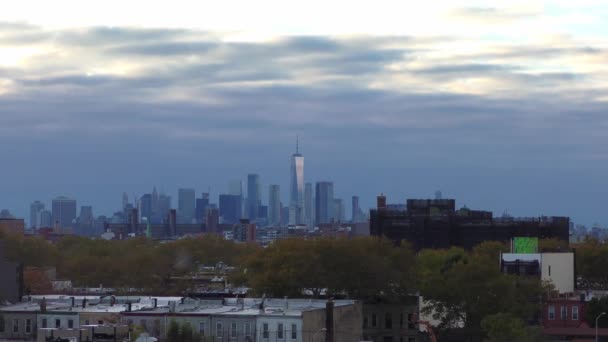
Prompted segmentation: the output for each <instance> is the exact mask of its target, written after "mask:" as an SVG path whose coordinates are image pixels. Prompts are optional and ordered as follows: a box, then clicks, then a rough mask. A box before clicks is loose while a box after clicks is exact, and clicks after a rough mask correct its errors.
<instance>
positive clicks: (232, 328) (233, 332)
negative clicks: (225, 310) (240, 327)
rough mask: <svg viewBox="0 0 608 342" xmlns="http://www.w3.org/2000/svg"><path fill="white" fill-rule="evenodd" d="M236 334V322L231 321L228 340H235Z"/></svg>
mask: <svg viewBox="0 0 608 342" xmlns="http://www.w3.org/2000/svg"><path fill="white" fill-rule="evenodd" d="M236 334H237V331H236V322H235V321H232V322H231V323H230V338H233V339H234V338H236Z"/></svg>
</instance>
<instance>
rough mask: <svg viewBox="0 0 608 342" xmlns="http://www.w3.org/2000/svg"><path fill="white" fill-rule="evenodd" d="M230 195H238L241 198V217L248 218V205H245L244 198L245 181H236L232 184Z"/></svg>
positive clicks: (229, 190) (229, 189)
mask: <svg viewBox="0 0 608 342" xmlns="http://www.w3.org/2000/svg"><path fill="white" fill-rule="evenodd" d="M228 194H230V195H238V196H241V210H242V212H241V216H240V217H246V216H247V203H245V198H244V196H243V181H242V180H234V181H232V182H230V185H229V187H228Z"/></svg>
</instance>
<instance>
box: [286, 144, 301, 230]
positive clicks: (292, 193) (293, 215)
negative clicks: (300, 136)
mask: <svg viewBox="0 0 608 342" xmlns="http://www.w3.org/2000/svg"><path fill="white" fill-rule="evenodd" d="M304 223H305V222H304V156H302V155H301V154H300V144H299V141H298V140H297V139H296V153H295V154H294V155H292V156H291V182H290V186H289V224H304Z"/></svg>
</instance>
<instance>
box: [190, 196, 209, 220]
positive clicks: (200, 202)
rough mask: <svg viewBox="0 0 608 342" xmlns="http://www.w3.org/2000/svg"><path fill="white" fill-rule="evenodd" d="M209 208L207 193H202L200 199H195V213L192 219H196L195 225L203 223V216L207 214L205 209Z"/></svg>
mask: <svg viewBox="0 0 608 342" xmlns="http://www.w3.org/2000/svg"><path fill="white" fill-rule="evenodd" d="M208 207H209V193H208V192H203V194H202V197H201V198H197V199H196V206H195V210H196V213H195V215H194V217H195V218H196V222H197V223H204V222H205V214H206V213H207V208H208Z"/></svg>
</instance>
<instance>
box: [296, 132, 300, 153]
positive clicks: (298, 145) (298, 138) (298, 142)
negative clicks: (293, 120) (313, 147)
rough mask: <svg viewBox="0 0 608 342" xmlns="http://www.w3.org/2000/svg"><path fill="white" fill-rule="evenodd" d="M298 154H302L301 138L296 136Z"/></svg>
mask: <svg viewBox="0 0 608 342" xmlns="http://www.w3.org/2000/svg"><path fill="white" fill-rule="evenodd" d="M296 154H300V137H299V136H298V135H296Z"/></svg>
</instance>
